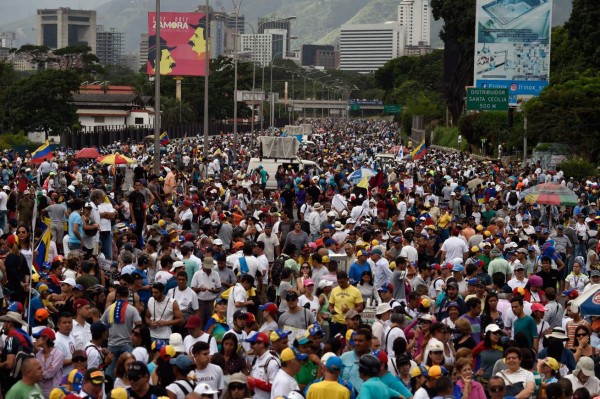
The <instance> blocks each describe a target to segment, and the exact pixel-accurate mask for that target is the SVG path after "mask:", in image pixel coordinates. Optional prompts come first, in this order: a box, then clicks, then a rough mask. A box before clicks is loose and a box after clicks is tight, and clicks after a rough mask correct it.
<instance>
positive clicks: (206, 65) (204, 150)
mask: <svg viewBox="0 0 600 399" xmlns="http://www.w3.org/2000/svg"><path fill="white" fill-rule="evenodd" d="M206 15H207V18H206V19H207V20H210V10H209V8H208V0H206ZM206 26H207V28H208V29H209V32H210V28H209V27H210V23H207V24H206ZM209 42H210V34H209V35H208V40H206V43H205V45H206V47H205V49H204V53H205V54H206V58H205V60H204V121H203V126H204V132H203V133H204V134H203V138H204V140H203V142H204V145H203V147H202V154H203V155H204V157H206V156H208V75H209V68H210V53H209V47H208V46H209Z"/></svg>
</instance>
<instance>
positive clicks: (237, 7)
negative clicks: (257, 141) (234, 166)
mask: <svg viewBox="0 0 600 399" xmlns="http://www.w3.org/2000/svg"><path fill="white" fill-rule="evenodd" d="M232 2H233V11H234V13H235V30H236V32H238V30H239V28H238V19H239V18H238V17H239V15H240V7H241V5H242V0H239V3H238V4H236V3H235V0H232ZM238 37H239V34H238V35H237V36H236V38H235V39H234V40H233V162H234V163H235V161H236V160H237V151H238V133H237V83H238V76H237V41H238V39H237V38H238Z"/></svg>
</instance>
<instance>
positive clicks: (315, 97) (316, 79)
mask: <svg viewBox="0 0 600 399" xmlns="http://www.w3.org/2000/svg"><path fill="white" fill-rule="evenodd" d="M328 77H330V75H323V76H319V77H318V78H314V79H313V98H314V100H315V101H316V100H317V95H316V94H315V84H316V83H317V81H318V80H319V79H325V78H328ZM321 112H322V109H321ZM316 113H317V110H316V109H315V108H313V118H316V116H317V114H316Z"/></svg>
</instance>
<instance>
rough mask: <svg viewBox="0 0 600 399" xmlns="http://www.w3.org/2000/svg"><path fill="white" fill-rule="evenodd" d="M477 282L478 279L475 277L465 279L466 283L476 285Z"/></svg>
mask: <svg viewBox="0 0 600 399" xmlns="http://www.w3.org/2000/svg"><path fill="white" fill-rule="evenodd" d="M478 282H479V280H478V279H476V278H470V279H468V280H467V285H477V283H478Z"/></svg>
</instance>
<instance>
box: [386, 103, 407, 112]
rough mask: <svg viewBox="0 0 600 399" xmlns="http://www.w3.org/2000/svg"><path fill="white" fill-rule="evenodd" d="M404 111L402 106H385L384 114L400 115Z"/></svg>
mask: <svg viewBox="0 0 600 399" xmlns="http://www.w3.org/2000/svg"><path fill="white" fill-rule="evenodd" d="M401 111H402V107H401V106H400V105H397V104H395V105H384V106H383V112H384V113H386V114H399V113H400V112H401Z"/></svg>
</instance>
